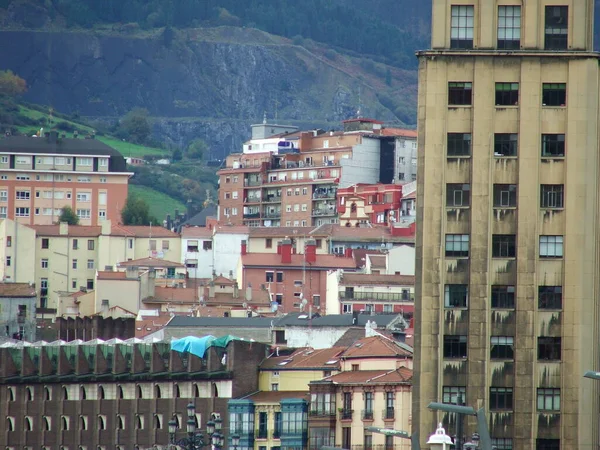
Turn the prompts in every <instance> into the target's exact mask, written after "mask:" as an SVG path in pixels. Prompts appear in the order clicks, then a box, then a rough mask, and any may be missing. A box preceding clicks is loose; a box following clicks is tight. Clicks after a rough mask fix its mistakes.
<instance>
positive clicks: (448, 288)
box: [444, 284, 469, 309]
mask: <svg viewBox="0 0 600 450" xmlns="http://www.w3.org/2000/svg"><path fill="white" fill-rule="evenodd" d="M468 307H469V285H468V284H446V285H445V286H444V308H447V309H452V308H468Z"/></svg>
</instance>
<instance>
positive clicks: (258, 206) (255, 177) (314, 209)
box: [217, 119, 395, 227]
mask: <svg viewBox="0 0 600 450" xmlns="http://www.w3.org/2000/svg"><path fill="white" fill-rule="evenodd" d="M253 127H267V128H268V127H271V126H270V125H267V124H264V125H262V126H261V125H255V126H253ZM276 127H277V126H276ZM378 127H379V128H378ZM380 127H381V122H378V121H375V120H372V119H352V120H349V121H345V122H344V131H335V132H334V131H331V132H325V131H323V130H313V131H295V129H289V130H285V131H284V132H282V133H280V134H277V135H273V136H269V137H267V138H265V137H264V136H266V135H268V133H267V134H265V132H264V131H268V130H263V133H261V134H259V135H258V136H259V138H256V139H255V138H254V135H255V129H254V128H253V139H252V140H250V141H249V142H248V143H246V144H244V150H243V153H236V154H231V155H229V156H228V157H227V159H226V165H225V167H224V168H222V169H221V170H219V171H218V172H217V173H218V175H219V177H220V180H219V183H220V185H219V221H220V222H221V223H230V224H232V225H248V226H250V227H258V226H271V227H278V226H286V227H309V226H319V225H323V224H329V223H337V222H338V208H337V205H336V203H337V199H336V195H337V189H338V187H347V186H351V185H354V184H356V183H367V184H373V183H379V182H387V183H389V182H391V181H393V179H394V170H395V169H394V158H395V157H394V154H395V144H394V142H395V136H388V135H382V134H380V133H379V131H380ZM290 128H292V127H290ZM271 129H272V130H274V131H279V128H271Z"/></svg>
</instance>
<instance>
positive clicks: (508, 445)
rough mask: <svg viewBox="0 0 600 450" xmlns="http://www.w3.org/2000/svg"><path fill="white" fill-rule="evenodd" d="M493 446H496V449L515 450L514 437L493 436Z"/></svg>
mask: <svg viewBox="0 0 600 450" xmlns="http://www.w3.org/2000/svg"><path fill="white" fill-rule="evenodd" d="M492 448H496V450H513V441H512V438H492Z"/></svg>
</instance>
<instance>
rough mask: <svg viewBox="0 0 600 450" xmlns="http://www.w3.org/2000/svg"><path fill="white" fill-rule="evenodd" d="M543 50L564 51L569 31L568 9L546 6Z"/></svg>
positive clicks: (566, 7)
mask: <svg viewBox="0 0 600 450" xmlns="http://www.w3.org/2000/svg"><path fill="white" fill-rule="evenodd" d="M545 25H546V26H545V28H544V30H545V31H544V49H546V50H566V49H567V40H568V31H569V7H568V6H546V23H545Z"/></svg>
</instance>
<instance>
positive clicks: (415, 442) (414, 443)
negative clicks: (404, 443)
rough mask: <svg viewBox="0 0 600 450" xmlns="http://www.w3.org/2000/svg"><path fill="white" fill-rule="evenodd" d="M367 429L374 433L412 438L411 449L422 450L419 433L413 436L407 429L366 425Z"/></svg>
mask: <svg viewBox="0 0 600 450" xmlns="http://www.w3.org/2000/svg"><path fill="white" fill-rule="evenodd" d="M365 430H366V431H370V432H372V433H380V434H385V435H386V436H393V437H399V438H403V439H410V448H411V450H420V449H421V446H420V445H419V436H418V435H417V434H413V435H412V436H411V435H410V434H408V432H406V431H402V430H393V429H391V428H379V427H365Z"/></svg>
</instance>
